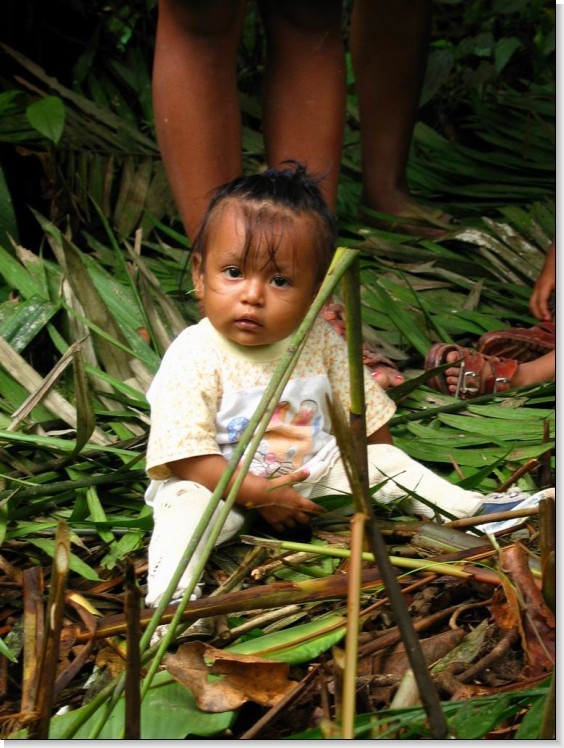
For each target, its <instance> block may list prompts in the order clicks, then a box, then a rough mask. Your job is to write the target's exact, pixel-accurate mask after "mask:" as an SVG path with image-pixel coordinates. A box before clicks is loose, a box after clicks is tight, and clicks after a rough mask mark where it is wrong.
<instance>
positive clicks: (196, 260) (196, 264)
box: [192, 254, 204, 299]
mask: <svg viewBox="0 0 564 748" xmlns="http://www.w3.org/2000/svg"><path fill="white" fill-rule="evenodd" d="M192 282H193V283H194V295H195V296H196V298H197V299H201V298H202V297H203V295H204V272H203V263H202V255H201V254H193V255H192Z"/></svg>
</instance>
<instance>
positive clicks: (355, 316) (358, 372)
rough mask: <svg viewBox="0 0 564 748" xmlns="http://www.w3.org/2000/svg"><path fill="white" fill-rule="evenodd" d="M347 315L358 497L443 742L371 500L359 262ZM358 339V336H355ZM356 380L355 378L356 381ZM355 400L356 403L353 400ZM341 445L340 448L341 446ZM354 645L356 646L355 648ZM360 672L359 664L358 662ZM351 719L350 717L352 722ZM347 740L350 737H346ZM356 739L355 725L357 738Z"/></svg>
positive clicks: (440, 720)
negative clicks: (359, 487)
mask: <svg viewBox="0 0 564 748" xmlns="http://www.w3.org/2000/svg"><path fill="white" fill-rule="evenodd" d="M346 289H347V296H346V299H345V301H346V315H347V318H348V319H350V320H351V321H352V322H353V323H354V324H356V334H355V333H354V331H352V330H351V338H352V339H349V341H348V346H349V361H350V362H351V364H352V365H351V402H354V409H353V406H352V405H351V427H352V431H353V440H354V442H355V446H356V451H357V454H358V455H359V456H360V459H358V458H357V459H356V460H353V461H352V464H351V468H354V467H355V466H359V468H360V472H361V475H360V476H359V477H360V482H361V485H362V490H361V492H360V493H359V496H358V502H359V504H360V505H361V506H360V507H359V510H361V511H362V512H363V513H364V515H365V517H366V520H367V521H366V536H367V539H368V541H369V545H370V547H371V549H372V551H373V553H374V556H375V558H376V561H377V563H378V568H379V569H380V574H381V575H382V581H383V582H384V587H385V590H386V594H387V595H388V598H389V600H390V605H391V607H392V610H393V612H394V614H395V617H396V620H397V624H398V628H399V630H400V632H401V636H402V640H403V643H404V646H405V649H406V653H407V656H408V659H409V663H410V665H411V669H412V670H413V673H414V676H415V680H416V682H417V686H418V688H419V694H420V697H421V701H422V703H423V706H424V708H425V711H426V713H427V716H428V719H429V725H430V728H431V733H432V735H433V737H434V738H437V739H443V738H445V737H446V735H447V733H448V725H447V722H446V720H445V716H444V714H443V711H442V708H441V702H440V700H439V697H438V694H437V690H436V688H435V684H434V683H433V681H432V679H431V677H430V675H429V671H428V669H427V664H426V662H425V657H424V655H423V651H422V649H421V645H420V642H419V639H418V637H417V634H416V633H415V629H414V628H413V622H412V620H411V618H410V616H409V613H408V610H407V606H406V604H405V600H404V598H403V595H402V593H401V589H400V586H399V584H398V581H397V578H396V575H395V572H394V569H393V566H392V564H391V563H390V560H389V557H388V554H387V550H386V544H385V542H384V538H383V536H382V534H381V532H380V530H379V528H378V524H377V523H376V518H375V516H374V509H373V506H372V501H371V498H370V492H369V487H368V475H367V457H366V442H365V441H364V444H361V439H364V440H365V439H366V420H365V410H366V408H365V401H364V377H363V372H362V353H361V351H362V342H361V341H360V342H359V340H358V334H359V330H360V318H361V316H360V276H359V271H358V259H357V260H356V270H355V268H354V266H352V267H351V270H350V271H349V274H348V275H347V279H346ZM353 336H354V337H353ZM353 377H354V379H353ZM353 398H354V401H353ZM339 446H340V445H339ZM353 646H354V645H353ZM355 671H356V663H355ZM348 720H349V718H347V723H348ZM345 737H346V736H345ZM351 737H354V725H353V735H352V736H351Z"/></svg>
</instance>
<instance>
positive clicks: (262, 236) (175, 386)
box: [146, 162, 507, 606]
mask: <svg viewBox="0 0 564 748" xmlns="http://www.w3.org/2000/svg"><path fill="white" fill-rule="evenodd" d="M335 243H336V229H335V223H334V219H333V217H332V215H331V213H330V211H329V210H328V208H327V205H326V204H325V202H324V199H323V197H322V194H321V191H320V189H319V186H318V181H317V180H316V179H314V178H313V177H312V176H311V175H310V174H308V172H307V171H306V170H305V169H304V167H303V166H301V165H300V164H297V163H295V162H290V165H289V166H288V167H287V168H283V169H281V170H272V169H269V170H267V171H265V172H263V173H261V174H254V175H252V176H244V177H239V178H237V179H235V180H233V181H231V182H229V183H227V184H226V185H224V186H222V187H220V188H219V189H218V191H217V192H216V194H215V196H214V197H213V199H212V200H211V202H210V205H209V207H208V210H207V213H206V215H205V217H204V220H203V222H202V226H201V229H200V231H199V233H198V236H197V238H196V240H195V242H194V248H193V258H192V265H193V278H194V286H195V293H196V296H197V298H198V299H199V300H200V303H201V309H202V311H203V313H204V314H205V316H204V317H203V318H202V319H201V321H200V322H199V323H198V324H196V325H193V326H191V327H189V328H187V329H186V330H184V331H183V332H182V333H181V334H180V335H179V336H178V337H177V338H176V340H175V341H174V342H173V343H172V345H171V346H170V347H169V349H168V350H167V351H166V353H165V355H164V357H163V360H162V364H161V366H160V368H159V370H158V372H157V374H156V376H155V378H154V380H153V382H152V384H151V387H150V389H149V392H148V394H147V398H148V400H149V403H150V405H151V428H150V434H149V443H148V449H147V473H148V476H149V478H150V479H151V483H150V485H149V487H148V489H147V492H146V501H147V503H149V504H150V505H151V506H152V508H153V516H154V531H153V534H152V537H151V541H150V545H149V573H148V594H147V604H148V605H151V606H157V605H158V604H159V602H160V599H161V597H162V595H163V593H164V592H165V590H166V588H167V585H168V583H169V582H170V579H171V577H172V574H173V573H174V570H175V569H176V567H177V565H178V562H179V560H180V558H181V557H182V555H183V553H184V551H185V549H186V547H187V545H188V543H189V541H190V539H191V537H192V535H193V532H194V530H195V528H196V527H197V525H198V522H199V521H200V519H201V517H202V514H203V512H204V511H205V509H206V507H207V505H208V503H209V500H210V497H211V495H212V492H213V491H214V489H215V487H216V485H217V483H218V481H219V480H220V478H221V476H222V475H223V473H224V471H225V469H226V466H227V463H228V461H229V458H230V456H231V455H232V454H233V451H234V449H235V447H236V446H237V444H238V441H239V439H240V437H241V434H242V433H243V431H244V430H245V427H246V425H247V424H248V422H249V420H250V419H251V418H252V416H253V414H254V412H255V410H256V408H257V405H258V404H259V402H260V400H261V398H262V396H263V393H264V390H265V388H266V387H267V386H268V384H269V382H270V380H271V377H272V374H273V372H274V370H275V369H276V366H277V364H278V362H279V360H280V358H281V357H282V356H283V355H284V354H285V352H286V351H287V349H288V346H289V343H290V340H291V338H292V335H293V333H294V332H295V331H296V329H297V328H298V326H299V325H300V323H301V322H302V320H303V318H304V316H305V315H306V313H307V311H308V309H309V307H310V305H311V303H312V301H313V299H314V297H315V295H316V293H317V291H318V289H319V286H320V284H321V282H322V280H323V278H324V276H325V273H326V271H327V269H328V267H329V264H330V262H331V258H332V255H333V252H334V249H335ZM365 389H366V425H367V434H368V462H369V482H370V486H375V485H377V484H380V483H382V482H384V485H383V486H382V487H381V488H379V489H378V490H377V491H376V493H375V499H376V500H377V501H379V502H384V503H388V502H391V501H397V500H402V499H403V503H402V506H403V507H404V508H405V510H406V511H409V512H412V513H415V514H419V515H423V516H426V517H433V516H434V512H433V509H432V508H431V507H429V506H428V504H426V503H423V502H422V501H419V500H418V499H417V498H414V497H413V496H410V495H408V493H407V492H408V491H409V492H414V493H415V494H416V495H417V496H419V497H421V498H423V499H426V500H427V501H430V502H432V503H433V504H434V505H436V506H437V507H440V508H443V509H445V510H448V511H449V512H450V513H451V514H452V515H455V516H456V517H464V516H468V515H472V514H475V513H477V512H478V511H481V510H482V509H483V503H484V497H483V496H482V495H481V494H480V493H478V492H476V491H468V490H465V489H463V488H460V487H458V486H455V485H452V484H451V483H449V482H448V481H447V480H445V479H443V478H440V477H439V476H437V475H435V474H434V473H433V472H431V471H430V470H428V469H427V468H425V467H424V466H422V465H420V464H419V463H417V462H416V461H414V460H412V459H411V458H410V457H409V456H408V455H406V454H405V453H404V452H402V451H401V450H400V449H398V448H397V447H394V446H393V445H392V438H391V435H390V430H389V428H388V421H389V420H390V417H391V416H392V415H393V413H394V411H395V404H394V402H393V401H392V400H391V399H390V398H389V397H388V395H387V394H386V392H385V391H384V390H383V389H382V388H381V387H380V386H379V385H378V384H377V382H376V381H374V379H373V378H372V377H371V376H370V372H369V370H368V369H366V373H365ZM328 398H336V399H337V400H338V401H339V402H340V405H341V406H342V408H343V409H344V411H345V412H348V411H349V373H348V360H347V350H346V344H345V343H344V341H343V340H342V338H341V337H340V336H339V334H338V333H337V332H336V331H335V330H334V329H333V328H332V326H331V325H330V324H329V323H328V322H326V321H325V320H324V319H322V318H318V319H317V320H316V322H315V323H314V325H313V327H312V329H311V330H310V333H309V335H308V337H307V339H306V342H305V344H304V347H303V349H302V352H301V354H300V357H299V360H298V363H297V365H296V367H295V369H294V371H293V373H292V375H291V378H290V380H289V381H288V383H287V385H286V387H285V389H284V392H283V395H282V397H281V399H280V402H279V403H278V404H277V407H276V409H275V411H274V413H273V415H272V418H271V420H270V423H269V425H268V427H267V429H266V431H265V433H264V435H263V438H262V441H261V443H260V445H259V447H258V449H257V451H256V454H255V455H254V459H253V462H252V464H251V467H250V470H249V472H248V473H247V475H246V477H245V478H244V480H243V482H242V485H241V487H240V490H239V492H238V495H237V498H236V502H235V504H234V506H233V508H232V510H231V511H230V513H229V515H228V517H227V520H226V522H225V524H224V526H223V529H222V531H221V534H220V535H219V537H218V539H217V542H218V543H221V542H224V541H225V540H227V539H229V538H231V537H233V536H234V535H235V534H236V533H238V532H239V531H240V530H241V528H242V525H243V521H244V518H245V514H246V513H248V510H255V511H257V512H258V513H259V514H260V515H262V517H263V518H264V519H265V520H266V521H267V522H268V523H269V524H270V525H271V526H272V527H273V528H274V530H276V531H283V530H285V529H287V528H293V527H296V525H297V524H306V523H308V522H309V520H310V517H311V516H312V515H314V514H316V513H318V512H319V511H320V508H319V506H318V505H317V504H316V503H315V499H316V498H318V497H321V496H325V495H330V494H335V493H338V492H343V491H345V492H349V490H350V489H349V486H348V481H347V477H346V473H345V471H344V466H343V462H342V460H341V457H340V454H339V449H338V447H337V443H336V439H335V436H334V435H333V430H332V428H331V419H330V415H329V411H328V407H327V399H328ZM234 479H235V478H233V479H232V481H231V483H230V485H232V483H233V480H234ZM394 479H395V480H394ZM396 481H397V482H396ZM228 488H229V487H228ZM406 489H407V491H406ZM227 491H228V489H226V495H227ZM500 498H501V500H502V501H503V500H504V499H505V500H507V498H506V497H504V496H502V497H500ZM219 511H220V507H219V506H218V508H217V509H216V511H215V514H214V518H213V519H212V522H211V523H210V525H211V524H213V522H214V521H215V520H216V518H217V515H218V514H219ZM210 532H211V529H208V530H207V531H206V533H205V534H204V537H203V538H202V541H201V542H200V544H199V546H198V548H197V549H196V552H195V553H194V554H193V556H192V559H191V561H190V562H189V564H188V567H187V569H186V571H185V573H184V575H183V577H182V579H181V581H180V583H179V585H178V588H177V590H176V593H175V596H174V597H175V598H179V597H181V596H182V594H183V591H184V590H185V589H186V588H187V586H188V585H189V584H191V583H192V581H193V570H194V568H195V566H196V564H197V563H198V560H199V559H200V558H201V549H202V547H203V544H204V543H205V541H206V537H207V536H209V533H210Z"/></svg>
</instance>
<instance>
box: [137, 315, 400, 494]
mask: <svg viewBox="0 0 564 748" xmlns="http://www.w3.org/2000/svg"><path fill="white" fill-rule="evenodd" d="M289 344H290V338H287V339H285V340H282V341H279V342H278V343H275V344H273V345H268V346H242V345H238V344H236V343H233V342H232V341H230V340H228V339H227V338H225V337H223V336H222V335H221V334H220V333H218V332H217V331H216V330H215V329H214V328H213V326H212V325H211V323H210V322H209V320H208V319H207V318H204V319H202V320H201V321H200V322H199V323H198V324H197V325H194V326H191V327H188V328H186V330H184V331H183V332H182V333H180V335H179V336H178V337H177V338H176V339H175V340H174V341H173V343H172V344H171V346H170V347H169V348H168V350H167V351H166V353H165V355H164V357H163V360H162V363H161V366H160V368H159V370H158V371H157V374H156V375H155V378H154V380H153V382H152V384H151V386H150V388H149V391H148V393H147V399H148V401H149V404H150V406H151V428H150V433H149V443H148V447H147V463H146V467H147V474H148V476H149V478H151V479H152V480H153V481H162V480H166V479H167V478H169V477H170V476H171V475H172V473H171V471H170V469H169V467H168V466H167V463H168V462H172V461H174V460H179V459H182V458H187V457H196V456H201V455H208V454H221V455H223V456H224V457H225V459H227V460H229V458H230V457H231V455H232V454H233V451H234V449H235V448H236V446H237V444H238V442H239V439H240V438H241V435H242V434H243V432H244V430H245V427H246V426H247V424H248V422H249V420H250V418H252V416H253V414H254V412H255V410H256V408H257V406H258V404H259V402H260V400H261V398H262V396H263V394H264V391H265V389H266V387H267V386H268V384H269V383H270V380H271V378H272V375H273V373H274V371H275V369H276V366H277V364H278V362H279V361H280V358H281V357H282V356H283V355H284V354H285V353H286V351H287V349H288V347H289ZM335 397H336V398H338V400H339V401H340V404H341V407H342V408H343V409H344V411H345V413H347V414H348V411H349V378H348V361H347V351H346V345H345V343H344V341H343V340H342V338H341V337H340V336H339V335H338V333H337V332H336V331H335V330H334V329H333V328H332V327H331V325H330V324H329V323H328V322H326V321H325V320H323V319H318V320H316V322H315V323H314V325H313V327H312V329H311V331H310V333H309V335H308V338H307V340H306V342H305V344H304V347H303V349H302V352H301V354H300V357H299V360H298V362H297V364H296V366H295V368H294V371H293V373H292V376H291V378H290V380H289V381H288V383H287V385H286V387H285V389H284V391H283V393H282V396H281V398H280V401H279V402H278V404H277V406H276V408H275V410H274V413H273V415H272V417H271V419H270V423H269V425H268V427H267V429H266V431H265V433H264V435H263V437H262V440H261V442H260V444H259V446H258V449H257V450H256V452H255V455H254V458H253V461H252V463H251V466H250V470H251V471H252V472H253V473H255V474H256V475H261V476H264V477H269V476H274V475H281V474H286V473H289V472H293V471H294V470H297V469H298V468H303V467H307V468H308V470H309V474H310V476H309V478H308V482H316V481H318V480H320V479H321V478H322V477H323V475H325V474H326V473H327V472H328V471H329V469H330V468H331V466H332V465H333V463H334V462H335V460H336V458H337V457H338V455H339V450H338V447H337V443H336V439H335V437H334V435H333V432H332V428H331V418H330V415H329V410H328V406H327V399H328V398H335ZM365 397H366V425H367V433H368V434H371V433H373V432H374V431H376V430H377V429H378V428H380V427H381V426H383V425H384V424H385V423H387V422H388V421H389V419H390V418H391V416H392V415H393V413H394V412H395V404H394V402H393V401H392V400H391V399H390V398H389V397H388V395H387V394H386V393H385V392H384V390H382V388H381V387H380V386H379V385H378V384H377V383H376V382H375V381H374V380H373V379H372V377H371V376H370V372H369V370H368V369H366V370H365ZM156 488H157V486H156V485H155V486H153V490H151V491H150V494H151V495H154V493H155V489H156Z"/></svg>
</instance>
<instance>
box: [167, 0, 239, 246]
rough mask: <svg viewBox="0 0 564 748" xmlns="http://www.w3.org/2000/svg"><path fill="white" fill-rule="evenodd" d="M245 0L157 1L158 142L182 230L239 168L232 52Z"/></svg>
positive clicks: (193, 225)
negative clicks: (181, 223)
mask: <svg viewBox="0 0 564 748" xmlns="http://www.w3.org/2000/svg"><path fill="white" fill-rule="evenodd" d="M244 14H245V0H160V1H159V11H158V23H157V37H156V46H155V60H154V68H153V102H154V109H155V126H156V131H157V139H158V143H159V147H160V151H161V154H162V158H163V162H164V166H165V169H166V173H167V177H168V180H169V183H170V186H171V189H172V193H173V196H174V199H175V202H176V205H177V207H178V210H179V213H180V217H181V219H182V222H183V224H184V228H185V230H186V233H187V234H188V236H189V238H190V239H192V240H193V239H194V237H195V235H196V232H197V229H198V226H199V223H200V220H201V218H202V216H203V214H204V212H205V210H206V207H207V205H208V202H209V198H210V192H211V191H213V189H214V188H215V187H217V186H219V185H220V184H222V183H224V182H227V181H228V180H230V179H232V178H234V177H236V176H237V175H239V174H240V173H241V170H242V155H241V149H242V145H241V113H240V107H239V96H238V89H237V52H238V47H239V40H240V37H241V32H242V26H243V19H244Z"/></svg>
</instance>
